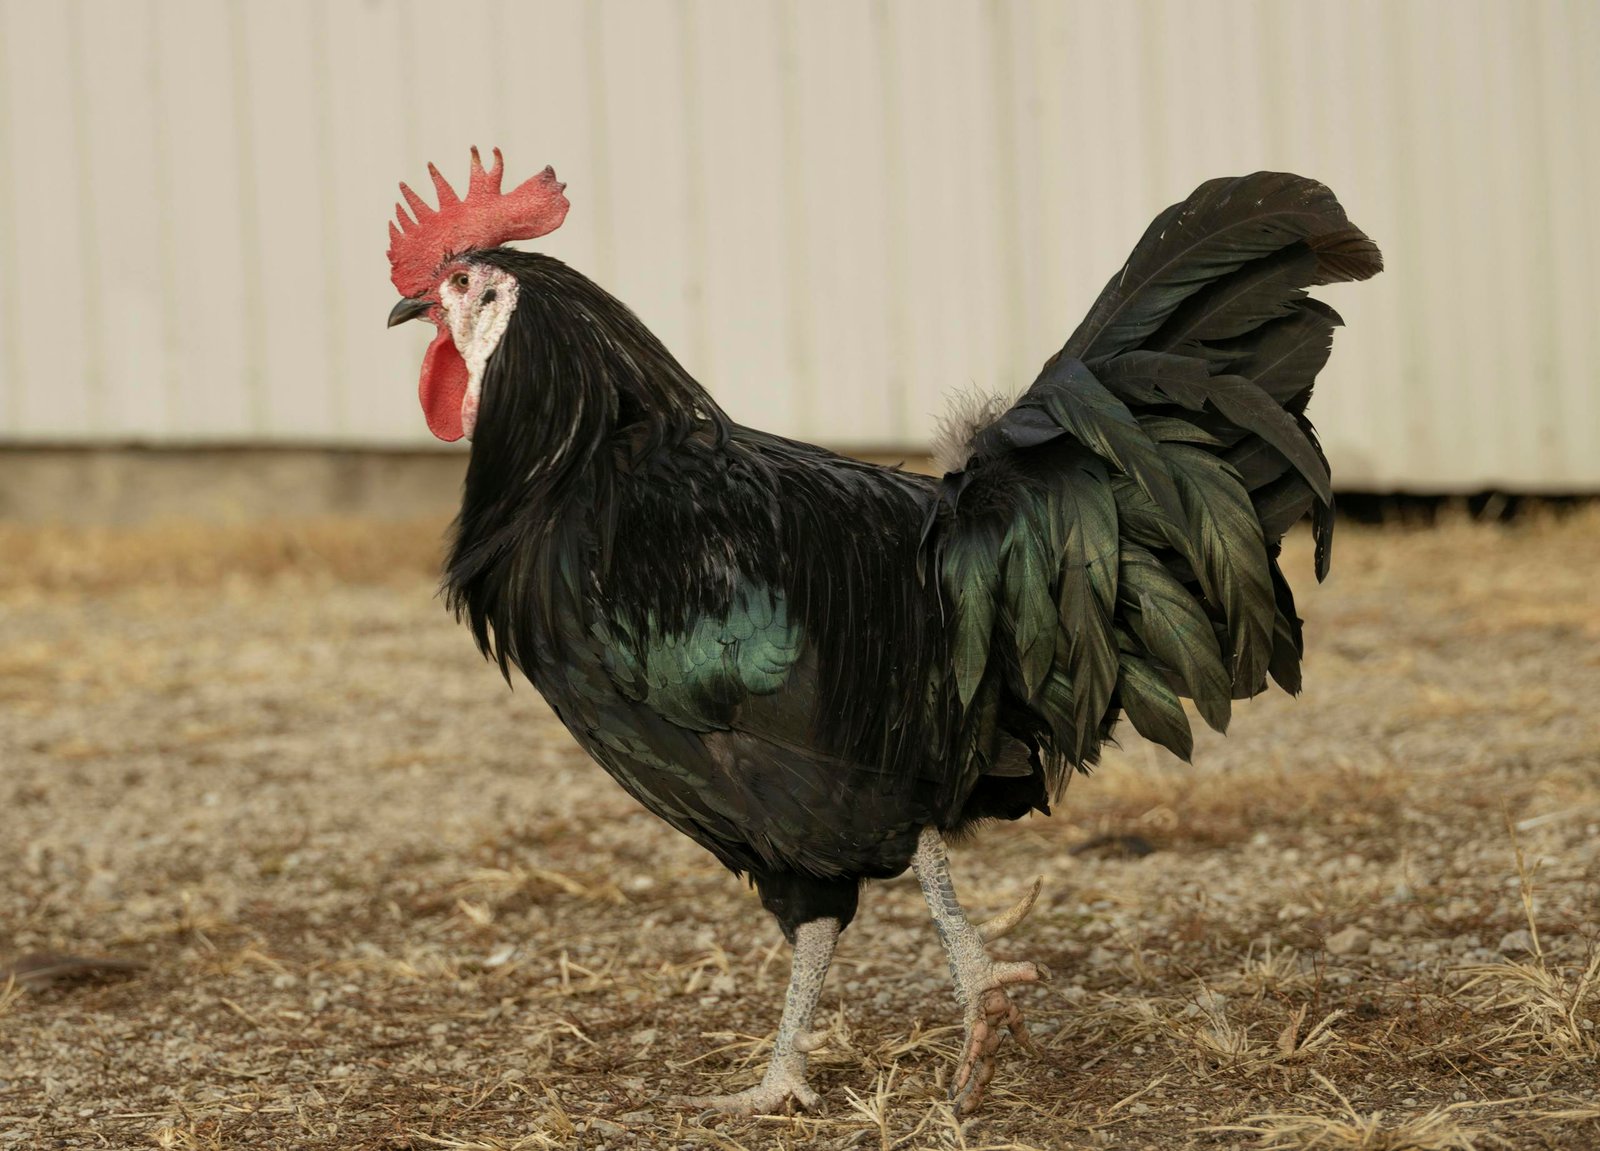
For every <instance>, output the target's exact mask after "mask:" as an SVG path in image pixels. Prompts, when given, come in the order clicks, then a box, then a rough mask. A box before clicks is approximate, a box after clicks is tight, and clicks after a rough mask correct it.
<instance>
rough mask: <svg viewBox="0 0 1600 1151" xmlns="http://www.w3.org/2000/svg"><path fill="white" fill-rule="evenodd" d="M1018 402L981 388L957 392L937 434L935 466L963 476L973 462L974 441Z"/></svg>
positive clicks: (934, 451) (952, 397) (937, 427)
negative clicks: (964, 470) (968, 463)
mask: <svg viewBox="0 0 1600 1151" xmlns="http://www.w3.org/2000/svg"><path fill="white" fill-rule="evenodd" d="M1015 402H1016V401H1015V399H1014V398H1013V397H1011V396H996V395H990V394H989V393H987V392H983V391H980V390H978V389H977V388H969V389H967V390H966V391H962V392H956V393H955V394H954V395H952V396H951V397H950V401H949V404H948V405H947V407H946V409H945V413H944V415H943V416H941V417H940V418H939V423H938V424H937V426H936V427H935V428H934V433H933V462H934V464H935V465H936V466H937V467H938V468H939V470H940V471H943V472H959V471H960V470H961V469H963V468H965V467H966V466H967V461H968V460H969V459H971V458H972V438H973V437H974V436H976V435H977V434H978V433H979V432H981V431H983V429H984V428H986V427H988V426H989V425H990V424H992V423H994V422H995V421H996V420H998V419H999V418H1000V417H1001V416H1003V415H1004V414H1005V413H1006V409H1008V408H1010V407H1011V405H1012V404H1013V403H1015Z"/></svg>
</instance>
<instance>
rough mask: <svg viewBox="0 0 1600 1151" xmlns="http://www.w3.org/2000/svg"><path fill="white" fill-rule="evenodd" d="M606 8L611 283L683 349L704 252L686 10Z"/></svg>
mask: <svg viewBox="0 0 1600 1151" xmlns="http://www.w3.org/2000/svg"><path fill="white" fill-rule="evenodd" d="M600 11H601V14H602V18H601V23H600V37H601V44H602V53H601V56H602V60H603V65H604V79H603V81H602V87H603V92H604V100H605V105H606V112H605V116H606V123H607V125H608V134H607V139H606V147H605V152H604V154H603V156H602V157H601V163H602V164H603V165H604V169H605V173H606V175H605V179H606V181H607V183H608V184H609V186H610V188H611V201H610V207H611V215H610V217H609V219H606V220H603V221H602V227H604V228H605V229H606V231H607V232H608V233H609V236H610V238H609V241H608V243H609V244H610V247H611V251H612V253H613V259H614V260H615V264H616V270H615V272H614V274H613V276H612V279H611V281H610V282H609V283H605V286H606V287H607V288H609V289H610V290H611V291H613V292H615V293H616V294H617V295H618V296H619V297H620V298H621V299H622V300H623V301H624V302H626V303H627V304H628V305H629V306H630V307H631V308H633V310H634V311H636V312H637V313H638V314H639V316H640V318H641V319H643V320H644V322H645V323H646V324H647V325H649V327H650V329H651V331H653V332H655V334H656V335H657V336H658V337H660V339H661V341H662V342H663V343H664V344H666V346H667V347H668V348H671V349H673V350H674V351H675V352H677V353H679V354H681V353H682V351H683V349H684V348H685V346H686V344H687V343H688V337H689V333H690V331H691V329H692V327H693V324H692V322H691V319H690V312H691V304H690V301H689V298H688V297H689V289H688V285H689V283H690V282H691V278H692V276H691V274H688V273H686V269H689V268H693V267H696V266H698V265H699V262H700V261H701V260H702V259H703V257H704V253H702V252H692V251H690V249H689V244H688V242H687V228H686V226H685V225H686V222H687V221H688V219H689V202H688V196H687V179H686V172H687V168H688V164H687V159H686V153H687V149H686V147H685V139H686V126H685V123H684V115H683V112H684V96H683V93H684V86H685V84H686V83H687V79H686V77H685V76H684V74H683V54H682V52H681V50H679V45H680V44H681V42H682V41H681V36H682V32H681V30H680V21H681V9H680V8H678V7H676V6H671V7H669V6H666V5H655V4H650V5H634V4H631V3H628V2H627V0H604V3H602V4H600ZM602 282H603V283H604V281H602ZM687 366H688V367H689V368H690V370H691V371H693V370H694V367H695V365H692V364H691V365H687Z"/></svg>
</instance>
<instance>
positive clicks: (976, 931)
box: [911, 827, 1050, 1115]
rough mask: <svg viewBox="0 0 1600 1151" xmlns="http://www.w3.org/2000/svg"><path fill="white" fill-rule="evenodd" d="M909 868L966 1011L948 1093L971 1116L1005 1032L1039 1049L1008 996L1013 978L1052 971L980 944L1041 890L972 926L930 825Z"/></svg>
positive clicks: (1013, 920) (1018, 917)
mask: <svg viewBox="0 0 1600 1151" xmlns="http://www.w3.org/2000/svg"><path fill="white" fill-rule="evenodd" d="M911 869H912V870H913V871H914V872H916V876H917V882H918V883H920V884H921V885H922V894H923V897H924V898H925V899H927V901H928V910H929V911H931V912H933V922H934V926H935V927H937V928H938V929H939V942H941V943H942V944H944V953H945V956H946V957H947V958H948V959H949V960H950V977H951V979H952V980H954V981H955V988H956V1001H957V1002H958V1003H960V1004H961V1007H962V1010H963V1012H964V1014H965V1019H966V1025H967V1032H966V1038H965V1041H964V1042H963V1043H962V1048H961V1062H960V1063H959V1064H957V1065H956V1074H955V1078H954V1079H953V1080H951V1083H950V1096H951V1098H952V1099H954V1100H955V1103H956V1112H957V1113H958V1114H961V1115H970V1114H972V1113H973V1112H974V1111H976V1110H977V1109H978V1107H979V1105H981V1104H982V1102H983V1091H984V1088H985V1087H987V1086H988V1084H989V1080H990V1079H992V1078H994V1069H995V1058H994V1057H995V1052H997V1051H998V1050H1000V1044H1001V1041H1002V1040H1004V1039H1005V1033H1006V1032H1007V1031H1010V1032H1011V1034H1012V1035H1014V1036H1015V1037H1016V1040H1017V1042H1018V1043H1019V1044H1020V1045H1021V1046H1022V1047H1023V1048H1024V1049H1026V1050H1027V1051H1029V1052H1030V1053H1033V1054H1037V1053H1038V1048H1036V1047H1035V1046H1034V1043H1033V1039H1032V1037H1031V1036H1029V1034H1028V1027H1027V1024H1026V1023H1024V1022H1023V1019H1022V1012H1021V1011H1019V1010H1018V1009H1017V1006H1016V1004H1014V1003H1012V1002H1011V1000H1010V998H1009V997H1008V996H1007V995H1006V992H1005V988H1006V985H1007V984H1011V983H1036V982H1040V981H1043V980H1047V979H1049V978H1050V972H1049V971H1048V970H1047V969H1046V968H1044V967H1042V966H1040V965H1039V964H1036V963H996V962H995V961H994V960H993V959H991V958H989V952H988V951H987V949H985V947H984V945H983V944H984V941H985V939H998V938H999V937H1000V936H1002V935H1004V934H1005V933H1006V932H1008V931H1010V930H1011V929H1012V928H1013V927H1015V926H1016V925H1017V924H1018V923H1020V922H1021V921H1022V917H1023V916H1024V915H1026V914H1027V913H1028V910H1029V909H1030V908H1031V907H1032V906H1033V901H1034V898H1035V897H1037V895H1038V894H1039V884H1038V883H1037V882H1035V883H1034V885H1033V890H1032V891H1030V892H1029V893H1028V894H1027V895H1026V896H1024V897H1023V899H1022V901H1021V902H1020V903H1018V904H1017V906H1016V907H1014V908H1012V909H1011V910H1010V911H1007V912H1005V913H1003V914H1002V915H1000V916H998V917H997V918H996V920H994V921H993V925H992V926H990V925H985V926H986V927H989V930H987V931H985V930H984V928H980V927H974V926H973V924H972V921H971V920H969V919H968V918H967V915H966V912H964V911H962V910H961V904H960V902H959V901H958V900H957V899H956V891H955V885H954V884H953V883H951V881H950V861H949V859H948V858H947V857H946V855H945V850H944V838H943V837H942V836H940V834H939V833H938V831H936V830H935V829H933V828H931V827H925V828H923V829H922V834H921V835H920V836H918V837H917V853H916V854H915V855H914V856H912V857H911Z"/></svg>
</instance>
